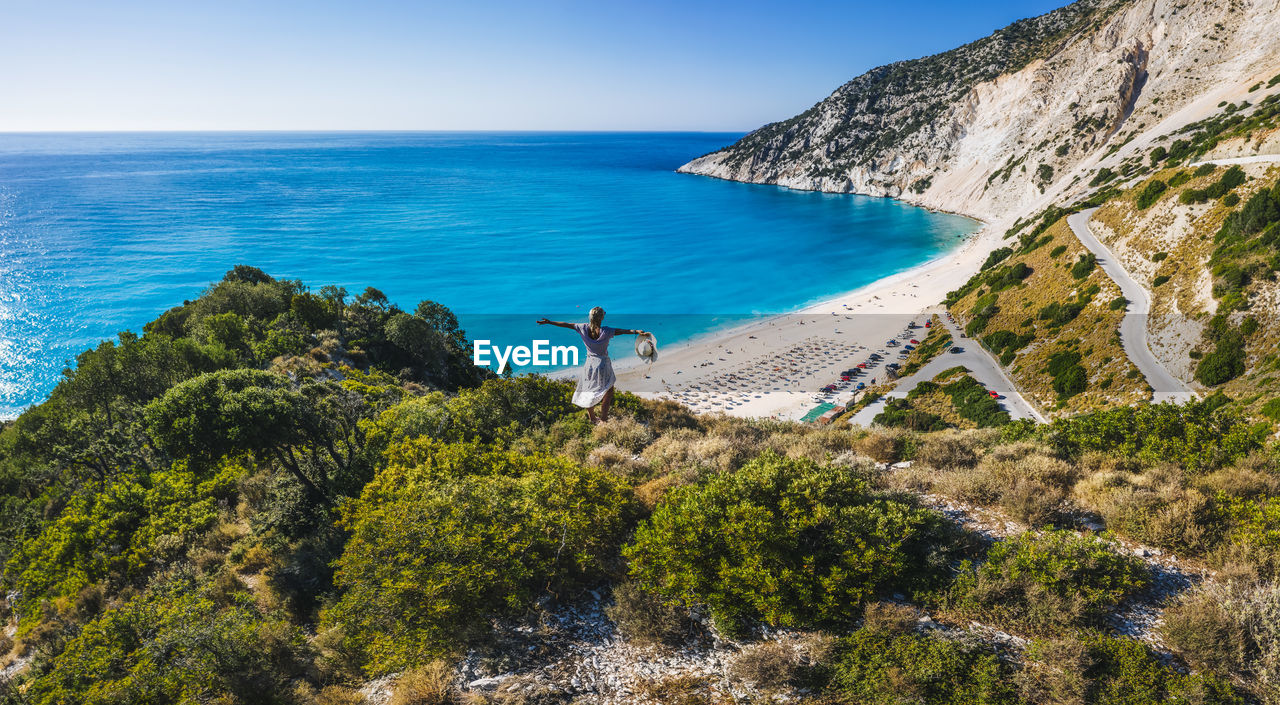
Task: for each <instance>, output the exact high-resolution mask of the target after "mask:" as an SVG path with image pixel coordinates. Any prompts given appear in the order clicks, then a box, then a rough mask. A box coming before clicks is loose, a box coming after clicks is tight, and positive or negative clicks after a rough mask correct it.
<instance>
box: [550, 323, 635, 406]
mask: <svg viewBox="0 0 1280 705" xmlns="http://www.w3.org/2000/svg"><path fill="white" fill-rule="evenodd" d="M603 321H604V309H602V308H600V307H599V306H596V307H595V308H593V309H591V312H590V313H589V314H587V322H586V323H565V322H563V321H549V320H547V319H545V318H539V319H538V325H540V326H560V327H561V328H572V329H574V330H576V331H578V335H580V336H582V344H583V345H585V346H586V348H587V364H585V365H583V366H582V372H580V373H579V374H578V387H577V388H576V389H574V391H573V403H574V404H576V405H578V406H580V407H582V408H584V409H586V410H587V418H589V419H591V423H601V422H603V421H608V420H609V407H610V406H611V405H612V404H613V383H614V379H615V378H614V376H613V363H612V362H610V361H609V340H610V339H611V338H613V336H615V335H648V333H646V332H645V331H642V330H630V329H628V328H610V327H609V326H606V325H602V323H603ZM596 405H599V406H600V416H599V417H598V418H597V417H596V412H595V407H596Z"/></svg>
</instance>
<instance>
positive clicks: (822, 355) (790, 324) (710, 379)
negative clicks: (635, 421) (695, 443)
mask: <svg viewBox="0 0 1280 705" xmlns="http://www.w3.org/2000/svg"><path fill="white" fill-rule="evenodd" d="M1004 231H1005V228H1004V224H1003V223H996V224H986V225H983V226H982V228H981V229H980V230H978V231H977V232H976V233H974V234H973V235H970V236H969V237H967V238H966V239H965V241H964V242H963V243H962V244H961V245H959V246H958V247H957V248H956V249H954V250H952V251H951V252H948V253H946V254H945V255H942V256H941V257H938V258H936V259H933V260H931V261H929V262H925V263H923V264H921V265H918V266H916V267H913V268H911V269H909V270H906V271H903V272H899V273H897V274H894V275H892V276H888V277H885V278H883V279H880V280H878V281H876V282H874V283H872V284H870V285H868V286H865V287H863V288H861V289H857V290H855V291H851V292H849V293H846V294H843V295H841V296H837V297H835V298H833V299H830V300H827V301H823V302H821V303H818V304H815V305H813V306H809V307H808V308H805V309H803V310H801V311H798V312H795V313H790V314H783V315H779V316H774V317H771V318H767V319H763V320H760V321H756V322H753V323H751V324H748V325H745V326H741V327H738V328H734V329H731V330H728V331H724V332H722V333H717V334H714V335H710V336H707V337H704V338H701V339H698V340H695V341H692V342H689V343H685V344H682V345H678V346H671V347H667V348H663V349H662V350H661V352H660V355H659V359H658V361H657V362H655V363H653V364H648V365H647V364H644V363H642V362H640V361H639V360H638V358H636V356H635V355H634V353H631V352H630V351H629V350H627V352H626V353H625V354H616V353H615V360H614V365H615V370H616V371H617V377H618V381H617V387H618V389H621V390H625V391H628V392H633V393H635V394H638V395H640V396H644V397H647V398H651V399H675V400H677V401H680V402H682V403H684V404H686V405H688V406H690V407H692V408H693V409H695V410H697V411H700V412H707V413H714V412H723V413H725V414H730V415H733V416H741V417H756V418H760V417H777V418H782V419H798V418H800V417H801V416H803V415H804V414H805V413H806V412H808V411H809V410H810V409H812V408H813V407H815V406H816V405H817V404H818V403H819V402H818V400H817V396H818V390H819V389H820V388H821V387H823V386H825V385H828V384H832V383H837V382H839V381H840V376H841V375H840V373H841V372H842V371H844V370H847V369H850V368H854V367H856V366H857V365H858V364H859V363H867V364H868V368H867V369H866V370H865V371H864V373H863V374H862V375H861V376H859V377H857V378H856V379H855V380H853V381H852V383H851V384H846V385H845V386H844V388H843V389H841V390H839V391H838V392H836V393H835V394H833V395H831V398H830V400H831V401H834V402H836V403H843V402H844V401H847V400H848V399H849V398H850V397H851V396H853V393H854V392H853V389H854V388H856V384H857V382H858V381H863V382H865V383H866V384H867V385H868V386H870V385H871V384H872V380H876V381H883V380H884V379H885V369H884V366H885V365H886V364H889V363H890V362H893V361H897V360H899V359H901V357H903V356H904V355H905V353H904V352H903V347H902V345H905V344H909V340H910V339H911V338H912V337H915V338H918V339H922V338H923V337H924V334H925V331H924V330H923V329H919V330H915V331H911V330H910V329H908V325H910V324H911V323H913V322H914V323H916V324H918V325H921V326H922V325H923V324H924V322H925V320H927V318H928V316H926V315H925V314H924V311H925V309H927V308H929V307H930V306H934V305H936V304H938V303H939V302H941V301H942V299H943V297H945V296H946V294H947V292H949V291H951V290H953V289H956V288H959V287H960V286H961V285H963V284H964V283H965V282H966V281H968V279H969V278H970V277H971V276H972V275H973V274H974V273H975V272H977V271H978V269H979V268H980V267H981V266H982V262H983V261H984V260H985V259H986V257H987V254H988V253H989V252H990V251H991V250H992V249H994V248H996V247H998V246H999V244H1000V235H999V233H1003V232H1004ZM890 339H897V341H898V342H899V345H897V346H889V345H886V343H887V341H889V340H890ZM623 349H625V348H623ZM873 353H880V354H881V358H882V359H881V360H879V361H876V360H872V359H870V357H871V355H872V354H873Z"/></svg>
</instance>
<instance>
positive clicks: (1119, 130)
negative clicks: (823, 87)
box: [681, 0, 1280, 219]
mask: <svg viewBox="0 0 1280 705" xmlns="http://www.w3.org/2000/svg"><path fill="white" fill-rule="evenodd" d="M1276 37H1280V0H1228V1H1226V2H1219V1H1216V0H1195V1H1193V2H1186V0H1080V1H1079V2H1076V3H1074V4H1072V5H1069V6H1067V7H1064V8H1061V9H1059V10H1055V11H1053V12H1050V13H1048V14H1046V15H1042V16H1040V17H1036V18H1032V19H1027V20H1022V21H1019V22H1016V23H1014V24H1012V25H1010V26H1008V27H1006V28H1004V29H1001V30H999V31H997V32H995V33H994V34H992V35H991V36H989V37H986V38H984V39H981V40H978V41H976V42H973V43H971V44H967V45H965V46H962V47H960V48H957V49H954V50H952V51H948V52H945V53H942V54H937V55H935V56H930V57H926V58H922V59H916V60H912V61H903V62H899V63H895V64H890V65H888V66H882V67H880V68H877V69H873V70H871V71H869V72H867V73H866V74H863V75H862V76H859V77H857V78H855V79H853V80H852V81H850V82H848V83H846V84H845V85H843V86H841V87H840V88H839V89H837V90H836V91H835V92H834V93H832V94H831V96H830V97H828V98H827V99H825V100H823V101H822V102H820V103H818V104H817V105H815V106H813V107H812V108H810V109H809V110H807V111H805V112H803V113H801V114H800V115H797V116H795V117H793V118H791V119H789V120H785V121H782V122H777V123H772V124H769V125H765V126H764V127H762V128H760V129H758V130H756V131H755V132H752V133H750V134H749V135H747V136H746V137H744V138H742V139H741V140H740V141H739V142H737V143H736V144H733V145H731V146H729V147H726V148H725V149H723V150H721V151H718V152H714V153H712V154H708V155H705V156H703V157H700V158H698V159H695V160H693V161H691V162H689V163H688V164H686V165H684V166H683V167H681V171H684V172H687V173H694V174H703V175H707V176H714V177H719V178H724V179H733V180H738V181H749V182H755V183H768V184H778V185H781V186H788V187H791V188H798V189H807V190H821V191H832V192H848V193H863V194H868V195H877V196H892V197H899V198H902V199H904V200H907V201H910V202H913V203H918V204H921V205H925V206H929V207H935V208H942V209H946V210H951V211H956V212H960V213H966V214H970V215H974V216H977V217H981V218H985V219H1001V218H1012V217H1017V216H1020V215H1024V214H1026V213H1028V212H1029V211H1032V210H1035V209H1038V208H1039V207H1041V206H1042V205H1044V204H1046V203H1049V202H1051V201H1052V200H1053V199H1055V198H1058V197H1061V196H1063V195H1067V194H1068V193H1069V192H1071V191H1080V190H1083V188H1084V185H1085V183H1086V182H1087V181H1088V179H1086V178H1084V177H1085V176H1086V175H1087V174H1088V173H1089V172H1090V171H1092V170H1094V169H1096V168H1099V167H1101V166H1104V165H1106V164H1111V163H1118V162H1119V160H1121V159H1122V158H1124V157H1125V156H1127V155H1130V154H1132V153H1134V150H1139V149H1145V148H1147V147H1148V145H1149V143H1150V141H1151V139H1152V138H1154V137H1156V136H1158V135H1162V134H1167V133H1168V132H1169V131H1170V130H1171V129H1173V128H1176V127H1177V126H1179V125H1180V124H1183V123H1186V122H1189V121H1192V120H1195V119H1199V118H1201V117H1204V116H1205V115H1206V114H1209V113H1211V112H1213V111H1215V110H1217V106H1218V104H1219V103H1220V102H1221V101H1222V100H1233V99H1240V98H1242V97H1244V94H1245V93H1246V91H1247V88H1248V86H1250V85H1251V84H1252V83H1254V82H1255V81H1257V80H1265V79H1266V77H1268V76H1271V75H1272V74H1274V73H1275V72H1276V70H1277V69H1280V42H1278V41H1276V40H1275V38H1276Z"/></svg>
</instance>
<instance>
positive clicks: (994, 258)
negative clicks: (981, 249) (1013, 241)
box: [981, 247, 1013, 271]
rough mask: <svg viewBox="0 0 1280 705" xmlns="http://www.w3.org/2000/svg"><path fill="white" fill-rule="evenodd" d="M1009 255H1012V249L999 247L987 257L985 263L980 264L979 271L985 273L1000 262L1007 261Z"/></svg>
mask: <svg viewBox="0 0 1280 705" xmlns="http://www.w3.org/2000/svg"><path fill="white" fill-rule="evenodd" d="M1011 254H1013V248H1012V247H999V248H996V249H994V250H992V251H991V254H989V255H987V259H986V261H984V262H983V263H982V270H981V271H986V270H988V269H991V268H992V267H994V266H996V265H997V264H1000V263H1001V262H1003V261H1005V260H1006V259H1008V258H1009V255H1011Z"/></svg>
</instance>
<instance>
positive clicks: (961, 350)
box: [950, 345, 964, 354]
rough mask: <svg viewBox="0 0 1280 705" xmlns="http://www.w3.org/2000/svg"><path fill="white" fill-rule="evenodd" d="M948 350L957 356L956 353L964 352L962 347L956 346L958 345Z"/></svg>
mask: <svg viewBox="0 0 1280 705" xmlns="http://www.w3.org/2000/svg"><path fill="white" fill-rule="evenodd" d="M950 349H951V352H952V353H954V354H958V353H962V352H964V348H962V347H960V346H958V345H952V346H951V348H950Z"/></svg>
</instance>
